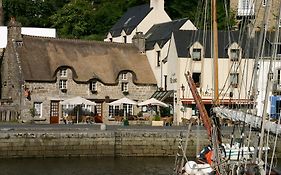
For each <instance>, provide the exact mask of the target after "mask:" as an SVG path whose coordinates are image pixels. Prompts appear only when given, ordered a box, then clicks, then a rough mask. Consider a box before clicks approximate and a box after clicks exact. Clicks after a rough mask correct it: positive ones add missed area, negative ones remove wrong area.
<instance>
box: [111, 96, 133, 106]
mask: <svg viewBox="0 0 281 175" xmlns="http://www.w3.org/2000/svg"><path fill="white" fill-rule="evenodd" d="M121 104H130V105H136V104H137V102H135V101H134V100H131V99H128V98H126V97H124V98H121V99H119V100H115V101H113V102H111V103H109V105H115V106H116V105H121Z"/></svg>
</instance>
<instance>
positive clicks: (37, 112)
mask: <svg viewBox="0 0 281 175" xmlns="http://www.w3.org/2000/svg"><path fill="white" fill-rule="evenodd" d="M42 104H43V103H42V102H34V103H33V108H34V114H35V117H38V118H42Z"/></svg>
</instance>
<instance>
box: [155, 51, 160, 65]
mask: <svg viewBox="0 0 281 175" xmlns="http://www.w3.org/2000/svg"><path fill="white" fill-rule="evenodd" d="M160 57H161V52H160V50H158V51H156V66H157V67H159V66H160Z"/></svg>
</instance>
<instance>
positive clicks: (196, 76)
mask: <svg viewBox="0 0 281 175" xmlns="http://www.w3.org/2000/svg"><path fill="white" fill-rule="evenodd" d="M192 79H193V81H194V83H195V85H196V87H197V88H198V87H200V79H201V73H193V74H192Z"/></svg>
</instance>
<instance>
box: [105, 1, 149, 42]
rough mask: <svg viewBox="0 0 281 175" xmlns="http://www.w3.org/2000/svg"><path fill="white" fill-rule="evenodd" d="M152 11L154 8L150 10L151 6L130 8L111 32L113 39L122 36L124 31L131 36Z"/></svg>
mask: <svg viewBox="0 0 281 175" xmlns="http://www.w3.org/2000/svg"><path fill="white" fill-rule="evenodd" d="M151 10H152V8H150V5H149V4H145V5H140V6H135V7H132V8H129V9H128V11H127V12H126V13H125V14H124V15H123V16H122V17H121V18H120V19H119V20H118V21H117V23H116V24H115V25H114V26H113V27H112V28H111V29H110V30H109V33H110V34H111V35H112V37H118V36H120V35H121V32H122V30H124V31H125V32H126V34H127V35H129V34H131V33H132V31H133V30H134V29H135V28H136V27H137V26H138V24H139V23H140V22H141V21H142V20H143V19H144V18H145V17H146V16H147V14H149V12H150V11H151Z"/></svg>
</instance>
